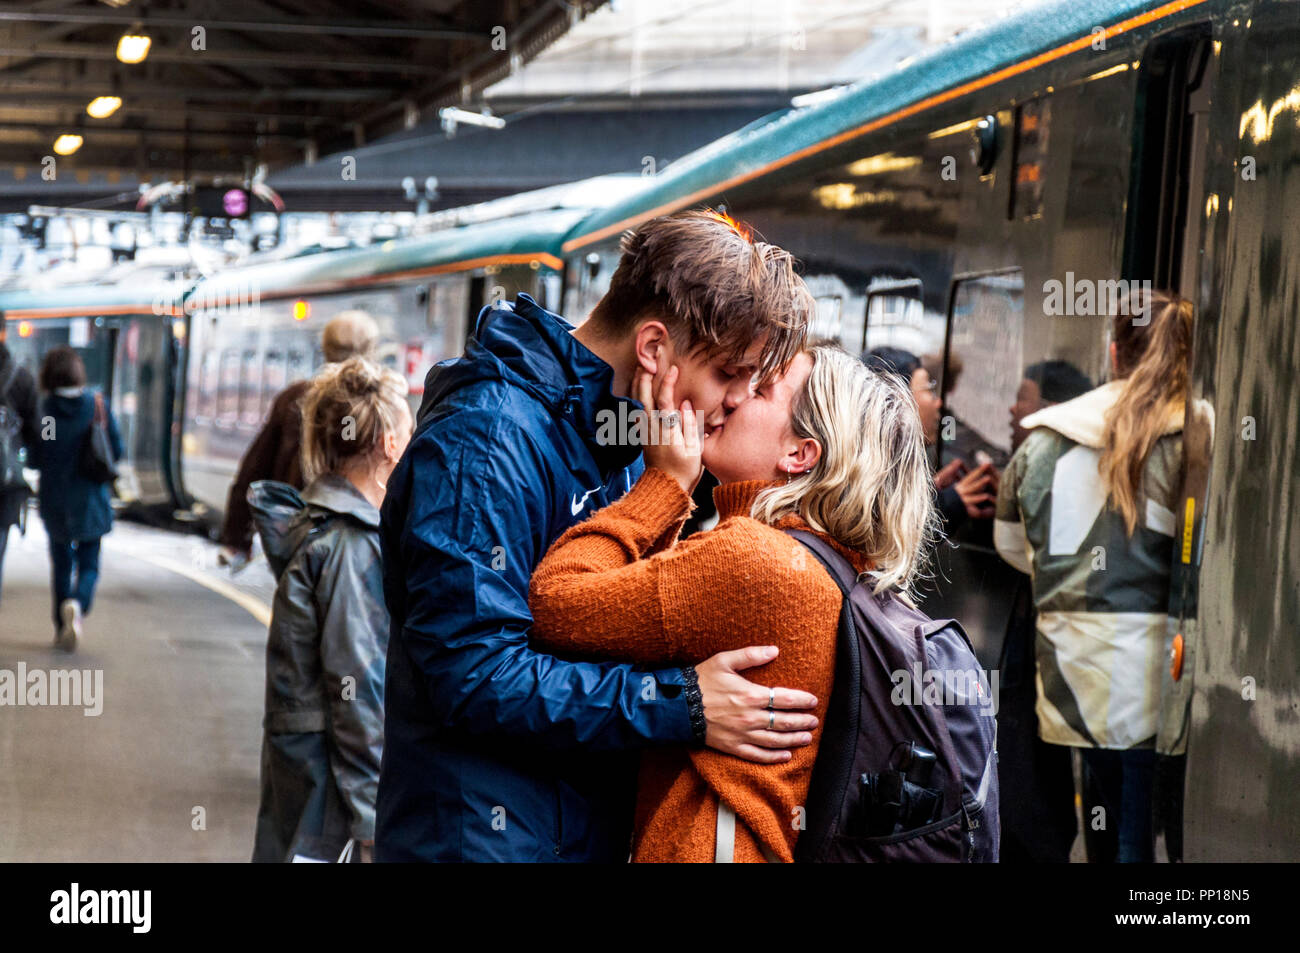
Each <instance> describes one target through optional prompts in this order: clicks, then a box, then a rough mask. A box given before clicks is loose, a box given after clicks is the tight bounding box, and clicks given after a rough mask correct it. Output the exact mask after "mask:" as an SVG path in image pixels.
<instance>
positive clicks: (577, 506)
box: [569, 487, 599, 516]
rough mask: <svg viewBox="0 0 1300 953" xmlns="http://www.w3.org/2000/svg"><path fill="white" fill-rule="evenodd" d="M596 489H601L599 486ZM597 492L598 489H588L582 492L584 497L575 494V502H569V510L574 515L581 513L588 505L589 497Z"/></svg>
mask: <svg viewBox="0 0 1300 953" xmlns="http://www.w3.org/2000/svg"><path fill="white" fill-rule="evenodd" d="M596 489H599V487H597V488H596ZM595 492H596V490H588V491H587V492H586V493H584V494H582V499H578V494H576V493H575V494H573V502H572V503H570V504H569V512H571V513H572V514H573V515H574V516H577V515H578V514H579V513H581V512H582V510H583V508H584V507H586V505H587V497H589V496H591V494H593V493H595Z"/></svg>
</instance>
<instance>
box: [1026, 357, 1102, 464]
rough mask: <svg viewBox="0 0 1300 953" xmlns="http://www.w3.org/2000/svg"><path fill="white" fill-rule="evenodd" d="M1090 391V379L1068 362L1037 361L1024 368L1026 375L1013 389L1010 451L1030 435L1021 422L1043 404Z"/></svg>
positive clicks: (1049, 405) (1060, 400)
mask: <svg viewBox="0 0 1300 953" xmlns="http://www.w3.org/2000/svg"><path fill="white" fill-rule="evenodd" d="M1090 390H1092V381H1090V380H1089V379H1088V376H1087V375H1086V374H1084V373H1083V371H1081V370H1079V369H1078V368H1077V367H1075V366H1074V365H1073V364H1071V363H1070V362H1069V361H1060V360H1051V361H1039V362H1038V363H1037V364H1030V365H1029V366H1028V367H1026V368H1025V378H1024V380H1022V381H1021V382H1020V388H1019V389H1018V390H1017V391H1016V402H1015V403H1014V404H1012V405H1011V407H1010V408H1008V409H1009V411H1010V413H1011V452H1012V453H1015V452H1016V451H1017V450H1018V449H1020V445H1021V444H1022V443H1024V442H1025V437H1027V436H1029V431H1027V430H1026V429H1025V428H1024V427H1022V426H1021V425H1020V422H1021V421H1022V420H1024V419H1025V418H1026V417H1028V416H1029V415H1030V414H1033V413H1037V412H1038V411H1040V410H1042V409H1043V408H1045V407H1051V406H1052V405H1053V404H1060V403H1063V402H1064V401H1067V400H1073V399H1074V398H1076V397H1078V396H1079V395H1080V394H1083V393H1085V392H1087V391H1090Z"/></svg>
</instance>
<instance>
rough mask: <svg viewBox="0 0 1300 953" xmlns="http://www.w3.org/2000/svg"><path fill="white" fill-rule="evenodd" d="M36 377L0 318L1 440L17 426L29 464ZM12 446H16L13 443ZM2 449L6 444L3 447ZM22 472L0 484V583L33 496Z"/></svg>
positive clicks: (34, 429) (33, 436)
mask: <svg viewBox="0 0 1300 953" xmlns="http://www.w3.org/2000/svg"><path fill="white" fill-rule="evenodd" d="M36 411H37V394H36V381H35V380H33V379H32V375H31V372H30V371H28V370H27V368H25V367H21V366H20V365H19V364H18V362H17V361H16V360H14V356H13V355H12V354H10V353H9V349H8V348H7V347H5V343H4V323H3V322H0V440H5V439H8V438H9V436H10V433H9V428H11V427H15V426H16V431H17V432H16V437H17V441H18V445H19V446H21V447H24V448H26V450H27V459H28V466H30V465H31V462H30V461H31V458H32V455H33V453H34V450H33V448H34V447H35V445H36V439H37V436H38V434H39V430H38V428H37V414H36ZM10 449H11V450H15V449H17V447H11V448H10ZM0 452H3V448H0ZM21 480H22V477H21V474H20V473H16V474H15V481H14V482H13V483H12V484H10V485H8V486H4V485H0V583H3V581H4V562H5V548H6V546H7V544H8V542H9V527H11V526H13V525H15V524H17V523H18V522H19V521H20V520H21V518H22V513H23V508H24V507H25V506H26V505H27V498H28V497H29V496H31V489H30V487H28V486H27V484H26V483H23V482H21Z"/></svg>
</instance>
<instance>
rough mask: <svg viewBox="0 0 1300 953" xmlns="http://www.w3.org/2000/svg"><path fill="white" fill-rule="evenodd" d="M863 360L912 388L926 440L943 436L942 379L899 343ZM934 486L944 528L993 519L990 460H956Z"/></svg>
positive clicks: (940, 473)
mask: <svg viewBox="0 0 1300 953" xmlns="http://www.w3.org/2000/svg"><path fill="white" fill-rule="evenodd" d="M862 362H863V363H864V364H866V365H867V367H869V368H871V369H872V370H873V371H876V372H877V373H880V374H892V375H893V376H894V377H896V378H898V380H900V381H901V382H902V383H903V384H905V385H906V386H907V387H909V388H910V389H911V391H912V397H913V398H915V400H916V406H917V409H918V410H919V411H920V414H921V426H922V427H923V428H924V431H925V442H926V444H927V445H930V446H933V445H934V444H935V443H936V442H937V441H938V439H939V411H940V409H941V408H942V406H943V402H942V401H941V400H940V399H939V395H938V393H937V392H936V391H937V388H938V381H935V380H932V379H931V378H930V372H929V371H927V370H926V369H925V368H924V367H923V366H922V364H921V361H920V359H919V358H918V357H917V356H916V355H915V354H913V353H912V352H911V351H905V350H903V349H902V348H897V347H877V348H872V349H871V350H870V351H868V352H867V353H866V354H864V355H863V356H862ZM934 488H935V489H936V490H938V491H939V500H938V506H939V515H940V516H941V517H942V518H943V525H944V532H945V533H948V534H952V533H954V532H955V531H957V530H958V529H960V528H961V527H962V526H963V525H964V524H965V522H966V520H967V519H968V518H969V519H989V518H990V517H992V516H993V501H994V500H995V499H996V496H995V494H996V493H997V488H998V472H997V469H996V468H995V467H994V466H993V464H992V463H990V462H985V463H981V464H979V465H978V466H976V467H975V468H974V469H971V468H970V466H969V464H968V463H967V462H966V461H964V460H954V461H952V462H951V463H949V464H948V465H947V466H945V467H943V468H942V469H940V470H939V471H938V472H937V473H936V474H935V475H934Z"/></svg>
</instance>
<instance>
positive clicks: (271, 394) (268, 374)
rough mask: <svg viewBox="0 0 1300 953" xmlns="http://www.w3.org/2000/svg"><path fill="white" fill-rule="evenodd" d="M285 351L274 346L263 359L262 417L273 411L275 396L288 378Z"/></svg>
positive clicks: (282, 388)
mask: <svg viewBox="0 0 1300 953" xmlns="http://www.w3.org/2000/svg"><path fill="white" fill-rule="evenodd" d="M285 375H286V371H285V361H284V351H281V350H279V349H277V348H272V349H271V350H269V351H267V352H266V357H265V358H263V359H262V417H263V418H265V417H266V416H267V415H268V414H269V413H270V412H271V404H273V403H274V402H275V397H276V395H277V394H279V393H280V391H282V390H284V388H285V385H286V384H287V383H288V380H287V379H286V376H285Z"/></svg>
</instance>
